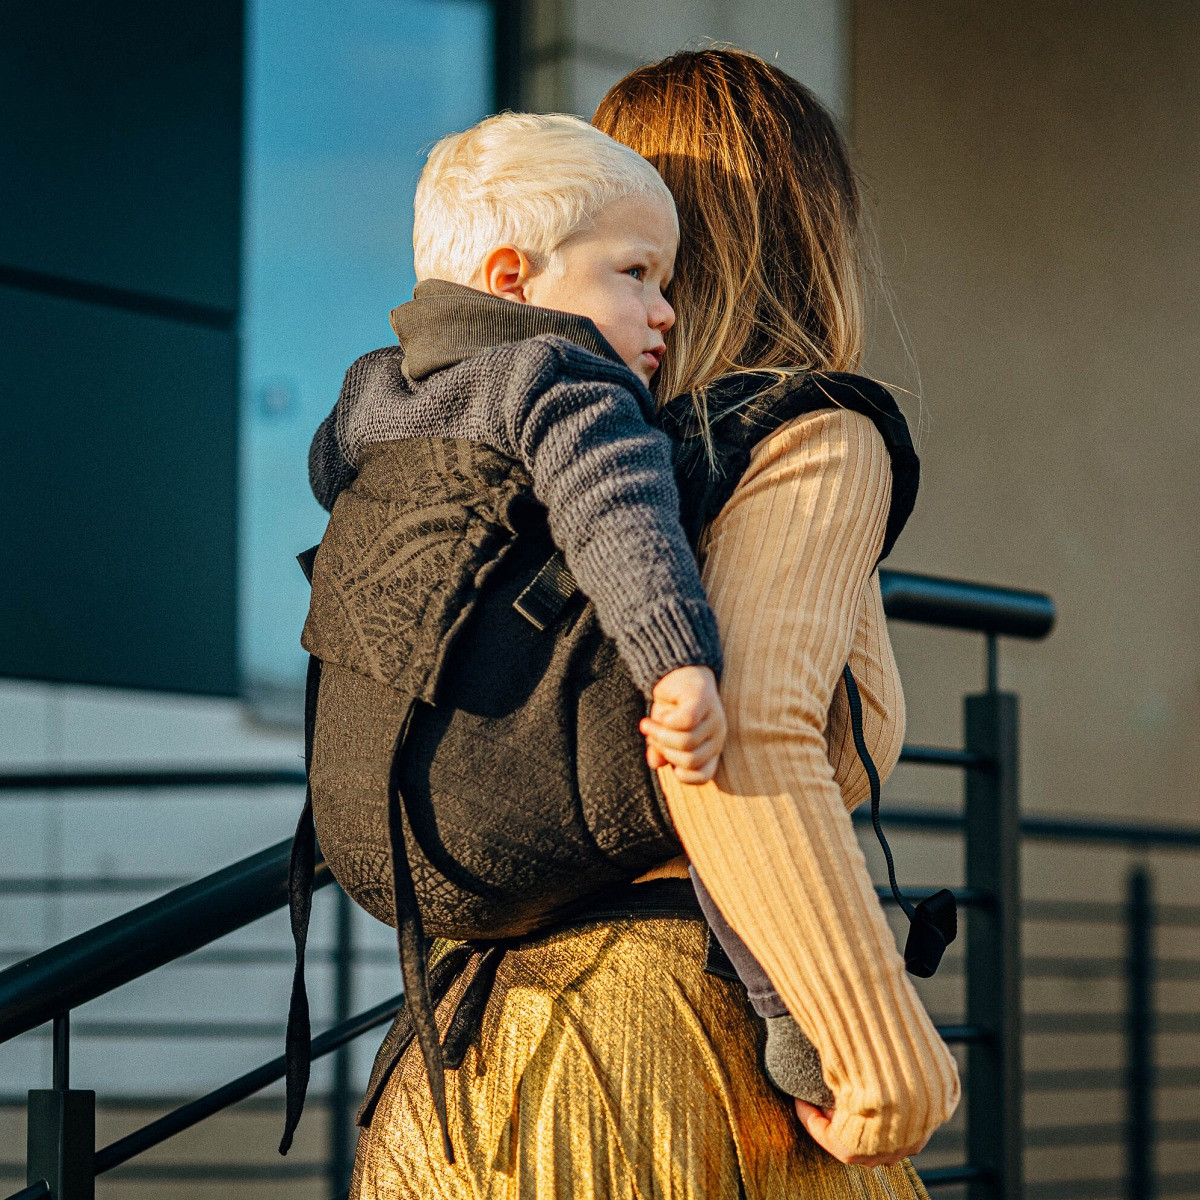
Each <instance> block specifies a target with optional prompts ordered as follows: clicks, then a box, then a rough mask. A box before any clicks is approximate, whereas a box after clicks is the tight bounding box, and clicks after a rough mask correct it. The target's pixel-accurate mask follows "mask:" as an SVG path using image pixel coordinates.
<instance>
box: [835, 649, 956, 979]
mask: <svg viewBox="0 0 1200 1200" xmlns="http://www.w3.org/2000/svg"><path fill="white" fill-rule="evenodd" d="M842 679H843V680H844V681H845V684H846V699H847V700H848V701H849V704H850V729H851V732H852V733H853V734H854V748H855V750H857V751H858V757H859V760H860V761H861V762H862V765H863V770H865V771H866V773H867V781H868V782H869V783H870V785H871V824H872V825H873V826H874V827H875V836H876V837H877V838H878V839H879V844H880V846H882V847H883V857H884V858H885V859H886V860H887V869H888V882H889V883H890V884H891V886H892V895H893V896H895V898H896V903H897V904H898V905H900V907H901V909H903V910H904V914H905V916H907V917H908V921H909V926H908V940H907V941H906V942H905V945H904V966H905V968H906V969H907V970H908V972H909V973H910V974H912V975H916V976H918V977H919V978H921V979H928V978H929V976H930V975H932V974H933V973H934V971H936V970H937V969H938V964H939V963H940V962H941V961H942V955H943V954H944V953H945V952H946V947H947V946H948V945H949V944H950V943H951V942H952V941H954V939H955V937H956V936H957V935H958V910H957V905H956V903H955V900H954V893H953V892H951V891H950V890H949V888H942V889H941V890H940V891H938V892H935V893H934V894H933V895H932V896H930V897H928V898H927V899H925V900H922V901H921V902H920V904H918V905H917V906H916V907H915V908H914V907H913V905H912V904H911V903H910V902H909V900H908V898H907V897H906V896H905V895H904V894H903V893H902V892H901V891H900V886H899V884H897V882H896V864H895V863H894V862H893V861H892V848H891V847H890V846H889V845H888V841H887V838H885V837H884V836H883V826H882V825H881V824H880V822H879V792H880V787H879V772H878V770H877V769H876V767H875V760H874V759H872V757H871V752H870V751H869V750H868V749H867V739H866V736H865V735H864V733H863V719H862V697H861V696H860V695H859V693H858V684H857V683H855V681H854V676H853V674H851V671H850V664H849V663H847V664H846V666H845V667H844V668H843V670H842Z"/></svg>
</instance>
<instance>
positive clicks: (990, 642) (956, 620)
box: [0, 571, 1055, 1200]
mask: <svg viewBox="0 0 1200 1200" xmlns="http://www.w3.org/2000/svg"><path fill="white" fill-rule="evenodd" d="M880 581H881V587H882V593H883V599H884V607H885V611H886V612H887V614H888V616H889V617H890V618H891V619H893V620H902V621H909V622H915V623H919V624H925V625H933V626H939V627H944V628H955V629H966V630H973V631H975V632H979V633H983V634H984V635H985V639H986V641H985V646H986V677H987V686H986V690H985V691H984V692H983V693H981V694H979V695H972V696H967V697H966V698H965V715H966V725H965V728H966V744H965V746H964V747H963V748H961V749H958V748H945V747H931V746H906V747H905V749H904V751H903V753H902V754H901V761H903V762H911V763H919V764H924V765H928V766H936V767H949V768H956V769H961V770H963V771H964V772H965V774H966V812H965V818H964V834H965V840H966V851H967V853H966V887H965V888H963V889H959V890H958V891H957V893H956V894H957V895H958V897H959V901H960V903H961V904H963V905H964V907H966V909H967V913H968V936H967V976H968V991H967V1011H966V1018H965V1022H964V1023H963V1024H961V1025H943V1026H939V1032H940V1033H941V1034H942V1036H943V1037H944V1038H945V1039H946V1041H947V1042H951V1043H961V1044H965V1045H966V1046H967V1048H968V1050H967V1053H968V1084H969V1088H970V1103H969V1106H968V1118H967V1133H968V1136H967V1148H968V1162H967V1163H966V1164H964V1165H963V1166H961V1167H948V1168H938V1169H935V1170H932V1171H929V1172H926V1173H925V1174H924V1175H923V1178H924V1181H925V1184H926V1186H927V1187H936V1186H944V1185H949V1184H958V1183H966V1184H967V1187H968V1196H969V1200H1020V1197H1021V1194H1022V1190H1021V1189H1022V1171H1021V1143H1022V1115H1021V1092H1020V1089H1021V1040H1020V1039H1021V1019H1020V1003H1019V1001H1020V997H1019V983H1020V924H1019V922H1020V912H1019V898H1020V880H1019V874H1018V855H1019V814H1018V793H1017V761H1018V760H1017V740H1018V731H1017V698H1016V696H1015V695H1012V694H1011V693H1005V692H1001V691H1000V690H999V686H998V649H997V644H998V639H999V638H1000V637H1019V638H1030V639H1037V638H1042V637H1045V636H1046V635H1047V634H1048V633H1049V632H1050V630H1051V629H1052V628H1053V625H1054V619H1055V611H1054V604H1053V602H1052V601H1051V600H1050V598H1049V597H1048V596H1046V595H1044V594H1042V593H1040V592H1030V591H1021V590H1017V589H1012V588H1000V587H992V586H988V585H983V584H977V583H968V582H964V581H961V580H951V579H941V578H936V577H933V576H926V575H916V574H910V573H906V572H899V571H881V572H880ZM258 782H267V783H295V782H302V777H300V776H298V775H297V774H295V773H291V772H260V771H253V770H251V771H240V772H230V771H191V772H173V771H154V772H127V771H126V772H57V773H45V772H41V773H36V772H35V773H18V774H10V775H5V776H0V790H3V789H29V788H39V789H42V788H50V787H58V788H65V787H71V788H79V787H105V786H111V787H130V786H160V787H164V786H178V785H191V786H208V785H221V784H228V783H245V784H251V783H258ZM287 863H288V843H287V842H281V843H279V844H278V845H275V846H271V847H268V848H267V849H265V850H263V851H260V852H259V853H258V854H254V855H251V856H250V857H249V858H246V859H243V860H242V861H241V862H238V863H235V864H233V865H232V866H229V867H226V868H225V869H224V870H221V871H217V872H215V873H214V874H212V875H209V876H206V877H205V878H203V879H200V880H197V881H196V882H194V883H189V884H186V885H184V886H183V887H180V888H176V889H175V890H174V891H172V892H169V893H167V894H166V895H164V896H162V897H160V898H158V899H156V900H152V901H150V902H149V903H147V904H143V905H141V906H139V907H137V908H135V909H133V910H131V911H130V912H127V913H125V914H123V915H122V916H119V917H116V918H115V919H113V920H111V921H107V922H105V923H103V924H101V925H99V926H96V927H95V928H93V929H91V930H88V931H87V932H85V933H82V934H79V935H78V936H76V937H73V938H70V939H68V940H67V941H65V942H62V943H60V944H59V945H57V946H54V947H52V948H51V949H49V950H45V951H43V952H42V953H40V954H36V955H34V956H32V957H31V958H28V959H26V960H24V961H23V962H20V963H17V964H15V965H14V966H11V967H9V968H8V969H7V970H5V971H2V972H0V1043H3V1042H5V1041H7V1040H9V1039H11V1038H14V1037H17V1036H19V1035H20V1034H23V1033H26V1032H28V1031H30V1030H32V1029H35V1028H37V1027H38V1026H40V1025H43V1024H46V1023H47V1022H52V1023H53V1047H54V1053H53V1071H52V1074H53V1078H52V1087H50V1088H46V1089H35V1090H33V1091H31V1092H30V1093H29V1105H28V1118H29V1119H28V1131H29V1132H28V1153H27V1160H26V1171H27V1179H28V1181H29V1184H28V1186H27V1187H25V1188H24V1189H22V1191H20V1192H18V1193H16V1194H15V1195H13V1196H12V1197H10V1198H9V1200H94V1196H95V1179H96V1177H97V1176H98V1175H100V1174H103V1173H104V1172H106V1171H109V1170H111V1169H113V1168H114V1167H116V1166H119V1165H121V1164H122V1163H125V1162H127V1161H129V1160H130V1159H131V1158H133V1157H134V1156H135V1155H137V1154H140V1153H142V1152H143V1151H145V1150H148V1149H150V1148H151V1147H153V1146H157V1145H159V1144H161V1143H162V1142H164V1141H166V1140H167V1139H168V1138H170V1137H172V1136H174V1135H175V1134H176V1133H179V1132H181V1131H182V1130H184V1129H188V1128H191V1127H192V1126H193V1125H195V1124H197V1123H198V1122H199V1121H201V1120H203V1119H205V1118H206V1117H208V1116H211V1115H213V1114H214V1113H216V1112H219V1111H221V1110H222V1109H224V1108H227V1107H228V1106H230V1105H231V1104H234V1103H237V1102H238V1101H239V1100H242V1099H245V1098H246V1097H248V1096H250V1095H252V1094H253V1093H255V1092H257V1091H259V1090H261V1089H262V1088H264V1087H266V1086H267V1085H268V1084H270V1083H272V1082H274V1081H276V1080H278V1079H280V1078H282V1076H283V1073H284V1066H283V1062H284V1060H283V1058H282V1057H279V1058H277V1059H274V1060H273V1061H271V1062H269V1063H265V1064H263V1065H262V1066H260V1067H258V1068H256V1069H254V1070H252V1071H249V1072H247V1073H246V1074H245V1075H242V1076H241V1077H239V1078H238V1079H236V1080H233V1081H231V1082H230V1083H228V1084H225V1085H224V1086H223V1087H220V1088H217V1089H216V1090H215V1091H213V1092H210V1093H209V1094H208V1095H207V1096H204V1097H201V1098H200V1099H198V1100H195V1101H192V1102H190V1103H188V1104H185V1105H183V1106H182V1107H180V1108H177V1109H175V1110H174V1111H173V1112H170V1113H167V1114H166V1115H165V1116H163V1117H160V1118H158V1119H157V1120H155V1121H153V1122H151V1123H150V1124H149V1125H147V1126H144V1127H143V1128H141V1129H139V1130H136V1131H134V1132H133V1133H130V1134H128V1135H126V1136H125V1137H123V1138H121V1139H119V1140H118V1141H116V1142H114V1143H112V1144H111V1145H109V1146H105V1147H102V1148H101V1149H99V1150H97V1149H96V1147H95V1093H94V1092H92V1091H85V1090H80V1089H75V1088H72V1087H71V1086H70V1013H71V1010H72V1009H74V1008H76V1007H78V1006H79V1005H81V1004H84V1003H86V1002H87V1001H89V1000H93V999H96V998H97V997H99V996H101V995H104V994H106V993H108V992H110V991H112V990H113V989H115V988H117V987H120V986H121V985H122V984H125V983H128V982H130V981H131V980H133V979H137V978H140V977H142V976H144V975H146V974H148V973H150V972H151V971H154V970H156V969H158V968H159V967H162V966H164V965H166V964H167V963H169V962H172V961H174V960H175V959H178V958H180V957H182V956H183V955H185V954H189V953H191V952H192V951H194V950H198V949H200V948H201V947H203V946H206V945H209V944H210V943H211V942H213V941H216V940H217V939H219V938H221V937H223V936H225V935H226V934H229V933H232V932H234V931H235V930H237V929H240V928H242V927H244V926H245V925H248V924H250V923H251V922H252V921H256V920H258V919H259V918H260V917H262V916H265V915H266V914H267V913H269V912H272V911H274V910H276V909H278V908H281V907H283V906H284V905H285V904H286V903H287ZM331 878H332V877H331V875H330V873H329V871H328V868H327V867H326V866H325V865H324V864H323V863H321V864H319V866H318V874H317V880H316V886H318V887H321V886H324V885H326V884H328V883H329V882H330V881H331ZM930 890H931V889H930ZM879 894H880V898H881V899H882V900H884V901H885V902H887V901H888V900H890V892H888V891H887V890H886V889H882V888H881V889H879ZM910 894H911V895H913V897H914V898H918V897H920V896H921V895H922V892H921V890H920V889H910ZM402 1003H403V998H402V997H400V996H397V997H394V998H393V999H391V1000H388V1001H385V1002H384V1003H382V1004H379V1005H377V1006H375V1007H374V1008H372V1009H369V1010H368V1011H366V1012H363V1013H360V1014H358V1016H356V1017H353V1018H351V1019H348V1020H345V1021H342V1022H340V1023H338V1024H336V1025H334V1026H333V1027H332V1028H331V1029H329V1030H327V1031H326V1032H325V1033H323V1034H321V1035H319V1036H318V1037H317V1038H315V1039H314V1040H313V1056H314V1057H318V1056H320V1055H323V1054H328V1053H330V1052H331V1051H334V1050H336V1049H339V1048H341V1047H343V1046H345V1045H346V1044H347V1043H348V1042H349V1041H350V1040H352V1039H353V1038H355V1037H357V1036H359V1035H360V1034H362V1033H365V1032H367V1031H368V1030H370V1029H373V1028H376V1027H378V1026H379V1025H382V1024H383V1023H385V1022H386V1021H388V1020H390V1019H391V1018H392V1017H393V1016H394V1015H395V1013H396V1012H398V1011H399V1009H400V1007H401V1005H402Z"/></svg>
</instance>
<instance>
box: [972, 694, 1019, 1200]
mask: <svg viewBox="0 0 1200 1200" xmlns="http://www.w3.org/2000/svg"><path fill="white" fill-rule="evenodd" d="M989 682H994V676H993V680H991V681H989ZM964 703H965V712H964V717H965V719H964V724H965V728H966V748H967V749H968V750H969V751H971V752H972V753H974V754H978V755H980V756H982V757H983V758H985V759H986V760H987V765H985V766H980V767H973V768H970V769H969V770H968V771H967V780H966V814H965V832H966V883H967V886H968V887H971V888H979V889H981V890H982V891H983V892H985V893H986V894H987V896H988V897H989V899H988V901H987V902H986V903H984V904H982V905H979V906H976V907H972V908H971V909H969V910H968V916H967V921H968V925H967V946H966V958H967V1021H968V1023H969V1024H972V1025H980V1026H982V1027H983V1028H985V1029H987V1030H988V1032H989V1037H988V1038H987V1039H985V1040H984V1041H981V1042H973V1043H971V1045H970V1046H969V1047H968V1050H967V1074H968V1086H969V1088H970V1097H969V1101H968V1104H967V1152H968V1161H969V1162H970V1164H971V1165H972V1166H975V1167H981V1168H983V1170H984V1172H985V1174H984V1176H983V1177H981V1178H979V1179H976V1180H973V1181H972V1182H971V1183H970V1184H969V1185H968V1193H967V1194H968V1197H969V1200H1021V1197H1022V1194H1023V1193H1022V1187H1023V1177H1022V1174H1023V1173H1022V1113H1021V1109H1022V1104H1021V924H1020V922H1021V908H1020V904H1021V880H1020V826H1019V817H1020V813H1019V807H1020V806H1019V797H1018V786H1017V765H1018V764H1017V735H1018V731H1017V697H1016V696H1015V695H1013V694H1012V693H1010V692H1001V691H998V690H994V689H989V691H988V692H986V693H984V694H983V695H977V696H967V697H966V700H965V702H964Z"/></svg>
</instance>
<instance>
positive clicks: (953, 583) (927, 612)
mask: <svg viewBox="0 0 1200 1200" xmlns="http://www.w3.org/2000/svg"><path fill="white" fill-rule="evenodd" d="M879 586H880V590H881V591H882V593H883V609H884V612H886V613H887V615H888V616H889V617H891V618H892V619H893V620H895V621H915V622H917V623H918V624H922V625H941V626H944V627H948V628H951V629H973V630H975V631H976V632H978V633H989V634H994V635H997V636H1000V637H1019V638H1034V639H1037V638H1044V637H1045V636H1046V635H1047V634H1048V633H1049V632H1050V631H1051V630H1052V629H1053V628H1054V620H1055V608H1054V601H1053V600H1051V599H1050V597H1049V596H1047V595H1046V594H1045V592H1030V591H1023V590H1021V589H1018V588H1005V587H994V586H992V585H991V584H986V583H970V582H968V581H967V580H964V579H945V578H942V577H941V576H938V575H915V574H913V573H912V572H909V571H888V570H880V572H879Z"/></svg>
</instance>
